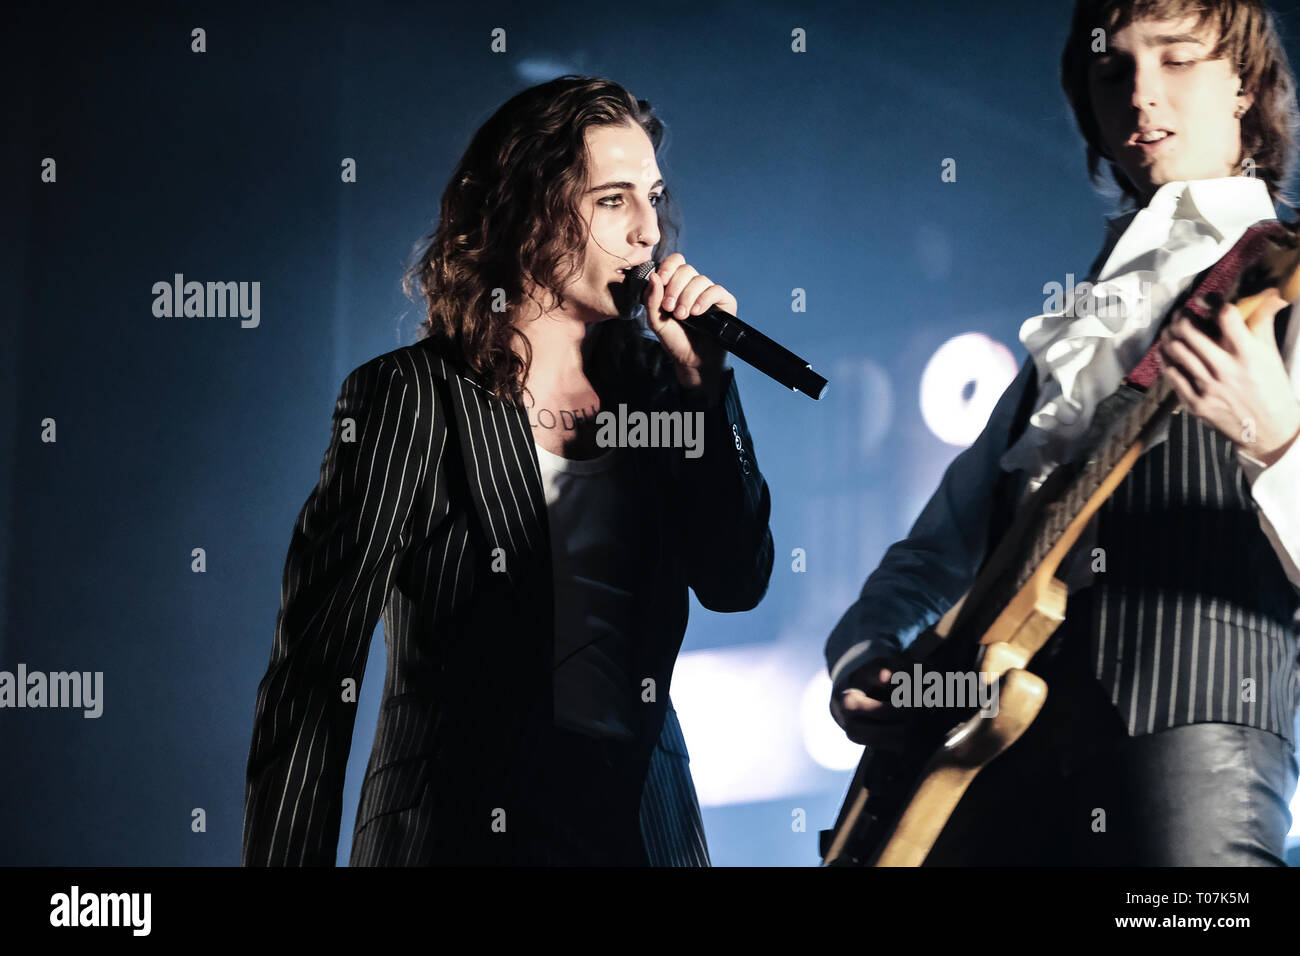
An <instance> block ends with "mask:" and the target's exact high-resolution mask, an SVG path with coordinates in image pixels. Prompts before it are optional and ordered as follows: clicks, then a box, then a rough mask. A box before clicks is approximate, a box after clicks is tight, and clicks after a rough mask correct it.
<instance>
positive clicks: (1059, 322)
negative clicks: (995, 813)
mask: <svg viewBox="0 0 1300 956" xmlns="http://www.w3.org/2000/svg"><path fill="white" fill-rule="evenodd" d="M1275 217H1276V211H1275V210H1274V208H1273V202H1272V199H1271V198H1270V197H1269V194H1268V188H1267V186H1266V185H1265V183H1264V182H1263V181H1262V180H1259V179H1254V178H1251V177H1245V176H1228V177H1222V178H1219V179H1201V180H1192V181H1190V182H1189V181H1177V182H1170V183H1166V184H1165V185H1163V186H1161V187H1160V188H1159V189H1158V190H1157V191H1156V192H1155V194H1154V195H1153V196H1152V197H1151V201H1150V202H1149V203H1148V204H1147V205H1146V207H1145V208H1143V209H1140V210H1135V211H1132V212H1128V213H1124V214H1121V215H1118V216H1114V217H1109V218H1107V220H1106V222H1107V243H1106V245H1107V249H1103V252H1102V255H1101V256H1100V257H1098V259H1099V261H1101V262H1102V263H1103V264H1102V266H1101V268H1100V269H1099V270H1098V271H1097V273H1096V279H1095V281H1093V280H1092V277H1091V276H1090V277H1088V279H1086V280H1084V281H1083V282H1080V283H1078V285H1077V286H1074V287H1073V288H1071V287H1070V285H1069V284H1067V287H1066V288H1064V289H1061V291H1060V294H1058V295H1055V296H1051V297H1049V299H1048V301H1047V303H1046V305H1047V307H1048V309H1049V311H1047V312H1046V313H1044V314H1043V315H1037V316H1034V317H1032V318H1030V319H1027V320H1026V321H1025V322H1024V323H1023V324H1022V325H1021V327H1020V341H1021V343H1023V344H1024V346H1025V348H1026V350H1027V351H1028V352H1029V354H1030V355H1031V356H1032V357H1033V359H1034V365H1035V368H1036V371H1037V374H1038V399H1037V403H1036V405H1037V407H1036V409H1035V411H1034V413H1033V414H1032V415H1031V416H1030V418H1029V423H1028V425H1027V427H1026V428H1025V431H1024V433H1023V434H1022V435H1021V437H1020V438H1019V439H1018V440H1017V441H1016V442H1015V444H1013V445H1012V446H1011V447H1010V448H1009V449H1008V450H1007V451H1006V453H1005V454H1004V455H1003V456H1002V457H1001V459H1000V460H999V464H1000V465H1001V467H1002V468H1003V469H1005V470H1007V471H1017V470H1020V469H1024V470H1026V471H1027V472H1028V473H1029V483H1028V486H1027V487H1028V490H1031V491H1032V490H1033V489H1035V488H1037V487H1038V485H1040V484H1041V483H1042V482H1043V481H1044V480H1045V479H1046V477H1047V475H1048V474H1050V473H1051V470H1052V469H1053V468H1055V467H1056V465H1057V464H1059V463H1061V462H1063V461H1068V460H1070V459H1071V458H1072V457H1073V455H1074V454H1075V453H1077V452H1078V451H1079V450H1080V449H1079V447H1078V446H1079V444H1080V441H1081V439H1082V437H1083V434H1084V432H1085V431H1086V429H1087V427H1088V424H1089V423H1090V422H1091V421H1092V416H1093V413H1094V412H1095V411H1096V408H1097V405H1098V404H1099V403H1100V402H1101V401H1102V400H1103V399H1105V398H1106V397H1107V396H1108V395H1110V394H1111V393H1112V392H1113V391H1114V390H1115V389H1116V388H1117V387H1118V386H1119V384H1120V382H1121V380H1122V379H1123V377H1124V376H1125V375H1127V374H1128V373H1129V371H1131V370H1132V368H1133V367H1134V366H1135V365H1136V364H1137V363H1138V361H1139V360H1140V359H1141V358H1142V355H1143V354H1144V353H1145V352H1146V350H1147V349H1148V348H1149V347H1150V345H1151V342H1152V341H1153V340H1154V338H1155V333H1156V330H1157V328H1158V325H1159V321H1160V319H1161V318H1163V317H1164V315H1165V313H1166V312H1167V311H1168V310H1169V308H1170V307H1171V306H1172V305H1173V303H1174V301H1175V300H1176V299H1177V298H1178V297H1179V296H1180V295H1181V294H1182V293H1183V292H1184V291H1185V290H1186V289H1187V288H1188V287H1189V286H1190V285H1191V283H1192V281H1193V280H1194V279H1195V277H1196V276H1197V274H1199V273H1200V272H1202V271H1203V270H1205V269H1207V268H1209V267H1210V266H1211V265H1213V264H1214V263H1215V262H1217V261H1218V260H1219V259H1220V258H1222V256H1223V255H1224V253H1226V252H1227V251H1228V249H1230V248H1231V247H1232V245H1233V244H1235V243H1236V241H1237V240H1238V239H1240V238H1241V236H1242V234H1243V233H1245V231H1246V230H1247V229H1248V228H1249V227H1250V226H1251V225H1253V224H1254V223H1256V222H1259V221H1260V220H1263V219H1273V218H1275ZM1051 288H1052V287H1051V286H1050V285H1049V286H1045V287H1044V289H1043V291H1044V293H1049V290H1050V289H1051Z"/></svg>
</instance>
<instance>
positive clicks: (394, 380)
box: [242, 354, 432, 866]
mask: <svg viewBox="0 0 1300 956" xmlns="http://www.w3.org/2000/svg"><path fill="white" fill-rule="evenodd" d="M420 394H421V390H420V389H419V387H418V386H417V384H416V383H415V382H414V381H412V380H411V379H410V378H409V377H408V375H407V374H406V373H404V372H403V369H402V367H401V365H400V360H399V359H397V358H394V357H392V355H391V354H390V355H381V356H379V357H378V358H376V359H372V360H371V361H370V362H367V363H366V364H365V365H362V366H360V367H359V368H357V369H355V370H353V371H352V372H351V373H350V374H349V375H348V376H347V378H346V379H345V380H344V382H343V385H342V388H341V390H340V392H339V396H338V400H337V402H336V403H335V406H334V415H333V430H332V434H331V439H330V444H329V448H328V449H327V451H326V452H325V457H324V460H323V461H322V463H321V469H320V480H319V482H318V483H317V485H316V487H315V489H313V491H312V492H311V494H310V495H309V496H308V498H307V501H306V503H305V504H304V505H303V507H302V511H301V513H300V514H299V516H298V521H297V523H296V524H295V526H294V529H293V535H292V538H291V539H290V543H289V552H288V557H287V559H286V561H285V567H284V577H283V583H282V587H281V597H280V610H279V614H278V615H277V619H276V626H275V638H274V642H273V644H272V648H271V660H270V664H269V666H268V667H267V670H266V675H265V677H263V679H262V681H261V683H260V684H259V685H258V688H257V705H256V710H255V712H254V717H253V740H252V746H251V749H250V752H249V757H248V772H247V780H246V790H245V798H244V831H243V854H242V860H243V864H244V865H245V866H286V865H287V866H332V865H333V864H334V859H335V854H336V852H337V847H338V834H339V821H340V817H341V815H342V801H343V777H344V770H345V768H346V765H347V759H348V750H349V748H350V746H351V742H352V728H353V724H354V721H355V717H356V703H355V701H356V698H357V696H358V694H359V692H360V687H361V678H362V675H363V673H364V671H365V663H366V655H367V651H368V649H369V644H370V636H371V635H372V634H373V633H374V629H375V625H376V624H377V623H378V620H379V616H380V614H381V612H382V609H383V606H384V604H385V601H386V596H387V594H388V590H389V587H390V584H391V580H392V576H393V573H394V570H395V568H396V567H397V566H398V563H399V560H400V558H401V555H402V553H403V551H404V550H405V548H406V547H407V545H408V543H409V541H410V528H409V523H410V522H409V519H410V517H411V512H412V507H413V506H412V503H413V501H414V500H415V496H416V489H417V485H418V482H419V480H420V478H421V476H422V475H423V472H424V467H425V463H426V461H427V454H428V448H427V441H428V434H429V432H430V429H429V424H428V423H429V418H430V412H431V411H432V410H431V409H429V408H425V409H421V408H420V404H421V401H420ZM346 679H351V680H352V681H353V682H354V685H353V692H352V693H350V694H348V695H347V699H345V695H344V686H343V682H344V681H345V680H346Z"/></svg>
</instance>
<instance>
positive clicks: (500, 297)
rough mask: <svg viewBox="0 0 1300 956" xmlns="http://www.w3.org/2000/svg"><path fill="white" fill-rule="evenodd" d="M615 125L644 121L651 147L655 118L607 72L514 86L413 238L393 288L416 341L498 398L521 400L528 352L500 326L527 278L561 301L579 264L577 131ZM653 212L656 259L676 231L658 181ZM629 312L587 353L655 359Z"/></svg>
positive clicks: (581, 184) (582, 179) (604, 327)
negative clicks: (412, 312)
mask: <svg viewBox="0 0 1300 956" xmlns="http://www.w3.org/2000/svg"><path fill="white" fill-rule="evenodd" d="M627 123H635V124H637V125H639V126H640V127H641V128H642V129H643V130H645V132H646V134H647V135H648V136H649V137H650V142H651V144H652V145H653V146H654V149H655V152H656V153H658V151H659V147H660V145H661V143H662V142H663V139H664V125H663V123H662V122H661V121H660V120H659V118H658V117H656V116H655V114H654V112H653V110H652V109H651V107H650V104H649V103H648V102H647V101H646V100H640V99H637V98H636V97H634V96H632V94H630V93H629V92H628V91H627V90H625V89H624V88H623V87H621V86H619V85H618V84H617V83H614V82H612V81H610V80H607V79H602V78H599V77H585V76H576V75H572V74H569V75H565V76H561V77H558V78H556V79H554V80H550V81H549V82H546V83H542V84H540V85H538V86H534V87H531V88H529V89H526V90H524V91H523V92H521V93H518V94H516V95H515V96H513V97H511V98H510V99H509V100H507V101H506V102H505V104H503V105H502V106H501V107H500V108H499V109H498V110H497V111H496V112H495V113H493V114H492V117H491V118H490V119H489V120H488V121H487V122H486V123H484V124H483V126H482V127H480V128H479V130H478V132H476V133H475V134H474V137H473V139H472V140H471V141H470V144H469V148H468V149H466V150H465V155H464V156H462V157H461V160H460V163H459V164H458V165H457V167H456V171H455V173H454V175H453V176H452V177H451V181H450V182H449V183H448V184H447V188H446V189H445V190H444V191H443V194H442V205H441V210H440V216H439V220H438V223H437V225H436V227H435V229H434V230H433V232H432V233H431V234H430V235H429V236H426V237H425V238H423V239H421V240H420V241H419V242H418V243H416V248H415V252H414V254H413V257H412V261H411V263H410V265H409V267H408V268H407V271H406V273H405V275H404V276H403V279H402V288H403V289H404V290H405V292H406V295H407V296H408V297H409V298H410V299H411V300H412V301H418V299H422V300H423V305H424V309H425V318H424V320H423V321H422V322H421V323H420V325H419V337H420V339H434V340H436V341H437V342H438V344H439V346H440V350H441V351H442V353H443V355H444V356H445V357H446V358H448V359H449V360H450V361H452V362H453V363H454V364H455V365H457V366H458V367H459V369H460V370H461V371H464V372H468V373H471V374H472V375H473V376H475V377H477V378H478V379H479V380H480V381H481V383H482V384H483V385H484V387H486V388H487V389H489V390H490V391H491V392H492V393H493V394H494V395H495V396H496V397H497V398H499V399H502V400H503V401H516V402H517V401H520V400H521V398H522V392H523V386H524V382H525V380H526V379H527V376H528V368H529V365H530V363H531V359H532V348H531V346H530V345H529V343H528V338H527V336H525V335H524V334H523V332H522V331H521V330H519V329H518V328H516V327H515V326H514V325H513V324H512V323H511V314H512V312H513V311H514V310H515V309H516V307H518V306H519V305H521V304H522V303H523V301H524V298H525V296H526V294H527V293H526V282H527V280H531V281H532V282H533V283H534V285H535V287H536V290H537V291H538V292H549V293H550V294H551V295H552V296H554V301H555V303H556V305H557V306H562V305H563V303H564V294H563V289H564V286H565V285H566V284H567V283H568V281H569V280H570V279H571V278H572V277H573V276H574V275H575V273H576V272H577V271H578V270H579V269H580V268H581V265H582V254H583V252H584V250H585V246H586V241H587V225H586V223H585V222H584V221H583V219H582V217H581V215H580V213H579V208H580V206H579V204H580V201H581V196H582V194H583V192H584V191H585V190H586V187H587V174H588V168H587V148H586V133H587V130H589V129H591V128H593V127H603V126H620V125H623V124H627ZM656 210H657V215H658V220H659V231H660V237H661V240H660V242H659V244H658V245H657V246H656V247H655V251H654V253H653V255H654V257H655V258H656V259H659V260H662V259H663V258H665V257H666V256H667V255H669V254H670V253H671V252H672V251H673V250H674V249H675V247H676V241H677V236H678V228H679V227H678V225H677V222H676V220H675V218H674V214H673V203H672V197H671V195H670V194H669V192H668V191H667V189H666V188H665V190H664V192H663V194H662V196H661V198H660V200H659V202H658V203H657V205H656ZM533 298H534V301H537V297H536V296H534V297H533ZM632 316H633V317H632V319H631V321H628V320H626V319H609V320H606V321H605V322H602V323H601V328H600V329H599V336H598V342H597V348H598V350H599V351H598V353H597V354H598V355H600V356H602V360H603V361H605V362H607V363H608V362H618V363H620V364H621V363H622V362H623V361H627V360H632V361H636V362H637V363H638V364H639V365H641V366H643V367H644V366H645V365H646V364H647V363H654V364H655V365H658V364H659V363H658V360H657V359H655V358H654V357H653V356H654V352H660V353H662V350H653V351H651V350H647V349H645V348H644V347H643V346H644V341H645V338H646V337H647V336H649V334H650V333H649V330H648V327H647V326H646V324H645V321H644V308H643V307H641V306H640V305H637V306H636V308H635V310H634V311H633V313H632ZM516 336H518V338H519V339H520V340H521V342H520V346H521V348H520V350H519V351H516V349H515V348H514V347H513V343H514V340H515V337H516ZM520 351H521V352H522V353H523V354H522V355H521V354H520Z"/></svg>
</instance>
